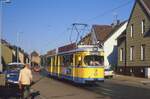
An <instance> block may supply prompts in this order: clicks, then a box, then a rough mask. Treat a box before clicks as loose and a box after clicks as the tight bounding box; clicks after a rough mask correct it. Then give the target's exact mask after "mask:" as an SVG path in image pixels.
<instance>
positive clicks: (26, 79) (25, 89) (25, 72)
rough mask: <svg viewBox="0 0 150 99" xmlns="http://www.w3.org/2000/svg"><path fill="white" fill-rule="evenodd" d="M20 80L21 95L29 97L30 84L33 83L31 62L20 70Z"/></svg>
mask: <svg viewBox="0 0 150 99" xmlns="http://www.w3.org/2000/svg"><path fill="white" fill-rule="evenodd" d="M18 81H19V89H20V91H21V96H22V98H23V99H24V98H25V99H27V98H28V97H29V96H30V85H31V83H32V72H31V69H30V65H29V64H26V65H25V67H24V68H23V69H22V70H20V74H19V80H18Z"/></svg>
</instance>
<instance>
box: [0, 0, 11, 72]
mask: <svg viewBox="0 0 150 99" xmlns="http://www.w3.org/2000/svg"><path fill="white" fill-rule="evenodd" d="M4 3H10V0H0V72H2V71H3V66H2V33H3V27H2V25H3V4H4Z"/></svg>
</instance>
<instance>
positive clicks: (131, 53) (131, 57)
mask: <svg viewBox="0 0 150 99" xmlns="http://www.w3.org/2000/svg"><path fill="white" fill-rule="evenodd" d="M130 61H133V46H131V47H130Z"/></svg>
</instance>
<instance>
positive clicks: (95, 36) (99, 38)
mask: <svg viewBox="0 0 150 99" xmlns="http://www.w3.org/2000/svg"><path fill="white" fill-rule="evenodd" d="M111 31H112V26H110V25H93V26H92V29H91V38H92V39H91V40H92V44H98V45H99V47H103V44H104V40H105V39H106V37H107V36H108V35H109V33H110V32H111Z"/></svg>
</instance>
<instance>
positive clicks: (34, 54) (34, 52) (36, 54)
mask: <svg viewBox="0 0 150 99" xmlns="http://www.w3.org/2000/svg"><path fill="white" fill-rule="evenodd" d="M31 56H39V54H38V53H37V52H36V51H33V52H32V53H31Z"/></svg>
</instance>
